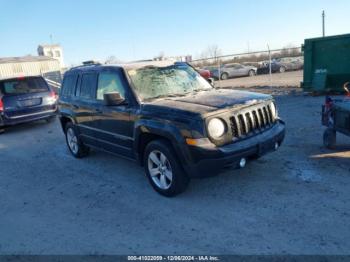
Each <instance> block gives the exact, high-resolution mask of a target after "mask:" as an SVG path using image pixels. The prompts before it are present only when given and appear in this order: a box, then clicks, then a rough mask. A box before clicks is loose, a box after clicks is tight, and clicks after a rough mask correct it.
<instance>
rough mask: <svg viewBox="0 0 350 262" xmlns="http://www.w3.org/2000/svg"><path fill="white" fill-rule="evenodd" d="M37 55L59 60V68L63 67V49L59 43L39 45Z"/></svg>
mask: <svg viewBox="0 0 350 262" xmlns="http://www.w3.org/2000/svg"><path fill="white" fill-rule="evenodd" d="M38 55H39V56H48V57H52V58H53V59H56V60H58V61H59V62H60V67H61V68H64V62H63V49H62V47H61V46H60V45H58V44H56V45H39V46H38Z"/></svg>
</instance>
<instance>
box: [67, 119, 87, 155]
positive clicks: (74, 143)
mask: <svg viewBox="0 0 350 262" xmlns="http://www.w3.org/2000/svg"><path fill="white" fill-rule="evenodd" d="M65 130H66V132H65V135H66V143H67V146H68V149H69V151H70V152H71V154H72V155H73V156H74V157H76V158H82V157H84V156H87V155H88V154H89V151H90V149H89V147H87V146H85V145H84V144H83V142H82V141H81V139H80V138H79V136H78V132H77V128H76V126H75V125H74V124H73V123H71V122H69V123H67V124H66V127H65Z"/></svg>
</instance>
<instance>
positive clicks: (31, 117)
mask: <svg viewBox="0 0 350 262" xmlns="http://www.w3.org/2000/svg"><path fill="white" fill-rule="evenodd" d="M56 113H57V107H53V108H52V109H51V110H45V111H41V112H36V113H33V114H24V115H19V116H15V117H7V116H6V115H5V114H3V113H1V114H0V127H1V126H13V125H17V124H21V123H27V122H32V121H37V120H41V119H46V118H49V117H52V116H55V115H56Z"/></svg>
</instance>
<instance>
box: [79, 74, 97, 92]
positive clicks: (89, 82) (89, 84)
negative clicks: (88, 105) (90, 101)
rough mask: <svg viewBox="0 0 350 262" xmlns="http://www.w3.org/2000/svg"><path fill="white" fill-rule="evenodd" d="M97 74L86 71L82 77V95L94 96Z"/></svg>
mask: <svg viewBox="0 0 350 262" xmlns="http://www.w3.org/2000/svg"><path fill="white" fill-rule="evenodd" d="M96 82H97V76H96V74H95V73H85V74H83V76H82V79H81V87H80V96H81V97H84V98H93V96H94V95H93V94H94V93H95V90H96Z"/></svg>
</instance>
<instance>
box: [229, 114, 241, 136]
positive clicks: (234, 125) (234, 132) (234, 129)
mask: <svg viewBox="0 0 350 262" xmlns="http://www.w3.org/2000/svg"><path fill="white" fill-rule="evenodd" d="M230 121H231V132H232V136H233V137H239V130H238V124H237V121H236V118H235V117H234V116H233V117H231V118H230Z"/></svg>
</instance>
